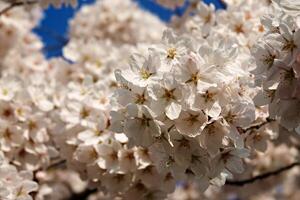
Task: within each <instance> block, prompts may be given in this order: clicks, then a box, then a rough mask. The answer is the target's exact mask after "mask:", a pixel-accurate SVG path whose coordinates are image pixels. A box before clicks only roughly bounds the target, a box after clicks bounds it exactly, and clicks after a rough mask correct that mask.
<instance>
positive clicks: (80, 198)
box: [68, 189, 97, 200]
mask: <svg viewBox="0 0 300 200" xmlns="http://www.w3.org/2000/svg"><path fill="white" fill-rule="evenodd" d="M95 192H97V189H86V190H84V191H83V192H80V193H77V194H76V193H74V194H72V195H71V196H70V197H69V198H68V200H85V199H88V197H89V196H90V195H91V194H94V193H95Z"/></svg>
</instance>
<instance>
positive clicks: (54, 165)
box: [47, 160, 67, 170]
mask: <svg viewBox="0 0 300 200" xmlns="http://www.w3.org/2000/svg"><path fill="white" fill-rule="evenodd" d="M66 162H67V161H66V160H59V161H57V162H54V163H52V164H51V165H50V166H49V167H47V170H51V169H57V168H60V167H62V166H65V164H66Z"/></svg>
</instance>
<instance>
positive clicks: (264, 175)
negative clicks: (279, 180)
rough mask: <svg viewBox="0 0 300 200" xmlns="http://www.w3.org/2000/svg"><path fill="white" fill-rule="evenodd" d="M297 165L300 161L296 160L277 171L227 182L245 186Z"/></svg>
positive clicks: (299, 164) (227, 183) (227, 182)
mask: <svg viewBox="0 0 300 200" xmlns="http://www.w3.org/2000/svg"><path fill="white" fill-rule="evenodd" d="M296 166H300V162H294V163H292V164H290V165H287V166H285V167H282V168H279V169H277V170H275V171H272V172H267V173H265V174H261V175H258V176H254V177H252V178H249V179H245V180H227V181H226V183H225V184H226V185H233V186H243V185H246V184H250V183H253V182H255V181H257V180H263V179H266V178H269V177H271V176H275V175H278V174H280V173H283V172H285V171H288V170H290V169H292V168H293V167H296Z"/></svg>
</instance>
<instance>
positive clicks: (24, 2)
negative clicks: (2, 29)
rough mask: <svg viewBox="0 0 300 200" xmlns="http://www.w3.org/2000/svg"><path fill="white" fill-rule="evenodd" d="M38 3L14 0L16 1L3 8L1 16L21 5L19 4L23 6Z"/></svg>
mask: <svg viewBox="0 0 300 200" xmlns="http://www.w3.org/2000/svg"><path fill="white" fill-rule="evenodd" d="M36 3H37V1H14V2H12V3H10V4H9V5H8V6H7V7H5V8H4V9H3V10H1V11H0V16H1V15H4V14H5V13H7V12H8V11H10V10H11V9H13V8H14V7H19V6H23V5H32V4H36Z"/></svg>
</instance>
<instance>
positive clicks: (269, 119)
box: [239, 118, 275, 133]
mask: <svg viewBox="0 0 300 200" xmlns="http://www.w3.org/2000/svg"><path fill="white" fill-rule="evenodd" d="M273 121H275V119H271V118H266V121H264V122H261V123H258V124H254V125H252V126H249V127H248V128H245V129H242V128H241V129H240V130H239V131H240V132H241V133H246V132H247V131H250V130H257V129H260V128H261V127H263V126H264V125H266V124H269V123H270V122H273Z"/></svg>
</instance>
